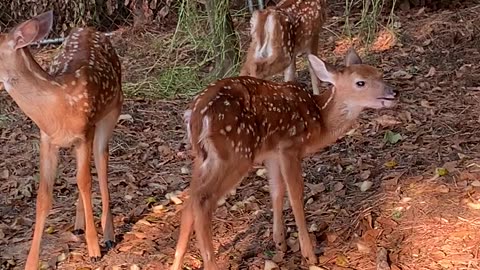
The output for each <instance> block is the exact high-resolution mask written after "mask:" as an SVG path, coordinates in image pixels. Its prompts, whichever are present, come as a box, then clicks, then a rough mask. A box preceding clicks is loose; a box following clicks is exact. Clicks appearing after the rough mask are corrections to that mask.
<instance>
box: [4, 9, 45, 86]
mask: <svg viewBox="0 0 480 270" xmlns="http://www.w3.org/2000/svg"><path fill="white" fill-rule="evenodd" d="M52 24H53V13H52V11H48V12H45V13H42V14H40V15H38V16H36V17H34V18H32V19H30V20H27V21H25V22H23V23H20V24H18V25H17V26H15V27H14V28H13V29H12V30H11V31H10V32H9V33H1V34H0V81H3V82H4V81H5V80H6V79H7V77H8V76H9V70H11V69H12V67H15V66H16V65H17V63H18V61H22V60H23V59H22V57H24V54H22V49H23V48H26V47H27V46H28V45H30V44H32V43H35V42H37V41H40V40H42V39H43V38H45V37H46V36H47V34H48V33H49V32H50V29H51V28H52Z"/></svg>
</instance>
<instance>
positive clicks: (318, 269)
mask: <svg viewBox="0 0 480 270" xmlns="http://www.w3.org/2000/svg"><path fill="white" fill-rule="evenodd" d="M308 270H326V269H325V268H323V267H320V266H316V265H310V266H309V267H308Z"/></svg>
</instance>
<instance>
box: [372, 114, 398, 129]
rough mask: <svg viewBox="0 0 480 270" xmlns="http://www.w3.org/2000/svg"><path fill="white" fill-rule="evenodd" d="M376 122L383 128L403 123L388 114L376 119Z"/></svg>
mask: <svg viewBox="0 0 480 270" xmlns="http://www.w3.org/2000/svg"><path fill="white" fill-rule="evenodd" d="M375 121H376V122H377V123H378V124H379V125H380V126H382V127H389V126H394V125H398V124H400V123H401V122H400V121H398V120H397V119H396V118H395V117H393V116H391V115H387V114H384V115H382V116H379V117H377V118H375Z"/></svg>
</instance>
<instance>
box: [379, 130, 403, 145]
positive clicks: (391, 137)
mask: <svg viewBox="0 0 480 270" xmlns="http://www.w3.org/2000/svg"><path fill="white" fill-rule="evenodd" d="M383 140H384V141H385V142H388V143H390V144H396V143H398V142H399V141H401V140H402V135H400V134H399V133H396V132H393V131H390V130H387V131H386V132H385V135H384V136H383Z"/></svg>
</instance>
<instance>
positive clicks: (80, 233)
mask: <svg viewBox="0 0 480 270" xmlns="http://www.w3.org/2000/svg"><path fill="white" fill-rule="evenodd" d="M72 233H73V234H74V235H82V234H84V233H85V231H84V230H82V229H76V230H73V231H72Z"/></svg>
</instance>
